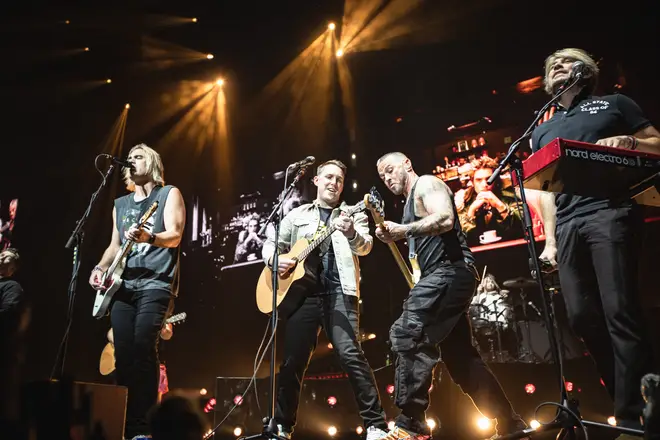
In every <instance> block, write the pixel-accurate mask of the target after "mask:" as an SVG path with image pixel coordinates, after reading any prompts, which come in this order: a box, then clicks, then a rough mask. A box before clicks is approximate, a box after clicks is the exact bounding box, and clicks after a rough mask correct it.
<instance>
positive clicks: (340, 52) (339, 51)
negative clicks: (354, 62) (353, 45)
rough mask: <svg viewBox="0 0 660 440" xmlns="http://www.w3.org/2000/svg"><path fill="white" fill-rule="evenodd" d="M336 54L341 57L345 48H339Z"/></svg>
mask: <svg viewBox="0 0 660 440" xmlns="http://www.w3.org/2000/svg"><path fill="white" fill-rule="evenodd" d="M335 55H337V58H340V57H342V56H344V50H343V49H338V50H337V53H336V54H335Z"/></svg>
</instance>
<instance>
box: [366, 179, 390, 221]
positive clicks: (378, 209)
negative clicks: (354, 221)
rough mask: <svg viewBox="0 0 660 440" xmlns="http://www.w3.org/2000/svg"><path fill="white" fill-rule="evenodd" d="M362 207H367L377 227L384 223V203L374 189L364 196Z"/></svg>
mask: <svg viewBox="0 0 660 440" xmlns="http://www.w3.org/2000/svg"><path fill="white" fill-rule="evenodd" d="M364 205H365V206H366V207H367V209H368V210H369V212H371V216H372V217H373V218H374V221H375V222H376V224H377V225H379V224H381V223H383V222H384V221H385V202H384V201H383V197H382V196H381V195H380V193H379V192H378V190H377V189H376V187H372V188H371V190H370V191H369V194H365V195H364Z"/></svg>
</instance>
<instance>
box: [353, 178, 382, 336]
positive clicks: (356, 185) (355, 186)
mask: <svg viewBox="0 0 660 440" xmlns="http://www.w3.org/2000/svg"><path fill="white" fill-rule="evenodd" d="M357 187H358V184H357V182H355V181H353V189H357ZM369 336H371V335H369ZM373 336H374V338H375V337H376V335H373ZM367 339H373V338H367Z"/></svg>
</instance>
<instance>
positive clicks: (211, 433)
mask: <svg viewBox="0 0 660 440" xmlns="http://www.w3.org/2000/svg"><path fill="white" fill-rule="evenodd" d="M212 435H213V430H212V429H209V430H208V431H206V434H204V438H205V439H207V438H209V437H211V436H212Z"/></svg>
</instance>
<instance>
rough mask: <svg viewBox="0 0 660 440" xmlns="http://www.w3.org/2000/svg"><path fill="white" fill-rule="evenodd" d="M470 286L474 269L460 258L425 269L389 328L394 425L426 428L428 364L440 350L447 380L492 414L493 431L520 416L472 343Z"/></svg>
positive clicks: (503, 428) (430, 365)
mask: <svg viewBox="0 0 660 440" xmlns="http://www.w3.org/2000/svg"><path fill="white" fill-rule="evenodd" d="M475 287H476V273H475V272H474V268H469V267H466V266H465V265H463V264H462V263H459V264H443V265H441V266H439V267H438V268H436V269H435V270H434V271H432V272H430V273H428V274H425V275H424V276H423V277H422V279H421V280H420V281H419V282H418V283H417V284H416V285H415V287H413V289H412V290H411V291H410V295H409V296H408V298H406V300H405V302H404V304H403V313H402V314H401V316H400V317H399V319H397V320H396V321H395V322H394V324H393V325H392V328H391V329H390V342H391V344H392V350H393V351H394V353H395V354H396V370H395V379H394V380H395V382H394V383H395V390H396V396H395V397H396V399H395V403H396V405H397V407H399V409H401V414H400V415H399V416H398V417H397V419H396V425H397V426H400V427H402V428H404V429H407V430H410V431H413V432H416V433H428V432H427V431H428V427H427V425H426V417H425V412H426V409H427V408H428V406H429V388H430V386H431V381H432V380H433V369H434V368H435V366H436V365H437V363H438V362H439V361H440V354H441V353H442V361H443V362H444V363H445V366H446V368H447V371H448V372H449V375H450V376H451V377H452V380H453V381H454V382H455V383H456V384H457V385H459V386H460V387H461V389H462V390H463V392H465V393H466V394H468V395H469V396H470V397H471V398H472V400H473V401H474V404H475V405H476V406H477V408H478V409H479V411H481V413H482V414H484V415H485V416H486V417H489V418H494V419H497V421H498V432H500V433H502V432H507V430H508V429H509V427H513V426H514V424H515V422H516V421H518V420H520V417H519V416H518V415H517V414H516V413H515V412H514V410H513V408H512V407H511V403H510V402H509V400H508V399H507V397H506V395H505V394H504V391H503V390H502V387H501V386H500V384H499V382H498V381H497V379H496V378H495V376H494V375H493V373H492V371H491V370H490V369H489V368H488V366H487V365H486V363H485V362H484V361H483V360H482V359H481V357H480V356H479V353H478V352H477V349H476V348H475V347H473V345H472V329H471V326H470V321H469V318H468V315H467V312H466V310H467V308H468V306H469V303H470V300H471V299H472V296H473V294H474V291H475Z"/></svg>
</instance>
